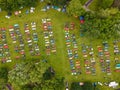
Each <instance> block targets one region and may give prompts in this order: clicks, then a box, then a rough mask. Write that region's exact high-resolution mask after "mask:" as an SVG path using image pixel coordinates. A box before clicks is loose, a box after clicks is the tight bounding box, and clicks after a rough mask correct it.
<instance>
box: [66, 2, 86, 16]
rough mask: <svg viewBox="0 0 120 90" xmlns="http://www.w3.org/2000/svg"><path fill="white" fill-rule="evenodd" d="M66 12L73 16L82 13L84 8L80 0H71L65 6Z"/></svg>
mask: <svg viewBox="0 0 120 90" xmlns="http://www.w3.org/2000/svg"><path fill="white" fill-rule="evenodd" d="M67 13H68V14H69V15H73V16H80V15H83V14H84V13H85V10H84V8H83V6H82V4H81V2H80V0H71V1H70V3H69V5H68V7H67Z"/></svg>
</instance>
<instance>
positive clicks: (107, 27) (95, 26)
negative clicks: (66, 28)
mask: <svg viewBox="0 0 120 90" xmlns="http://www.w3.org/2000/svg"><path fill="white" fill-rule="evenodd" d="M117 15H118V16H117ZM118 17H119V13H117V14H115V17H114V16H111V15H109V16H108V17H103V16H102V17H100V16H98V15H97V14H92V13H87V14H86V15H85V23H84V24H81V26H80V31H81V32H82V33H84V34H85V35H86V36H88V37H92V38H99V39H108V38H118V37H119V32H120V24H119V23H120V21H119V20H118Z"/></svg>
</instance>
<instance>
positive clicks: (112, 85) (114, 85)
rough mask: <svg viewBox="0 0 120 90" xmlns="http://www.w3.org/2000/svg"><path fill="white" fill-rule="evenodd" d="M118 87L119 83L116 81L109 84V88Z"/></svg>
mask: <svg viewBox="0 0 120 90" xmlns="http://www.w3.org/2000/svg"><path fill="white" fill-rule="evenodd" d="M116 86H118V83H116V82H115V81H113V82H110V83H109V87H113V88H115V87H116Z"/></svg>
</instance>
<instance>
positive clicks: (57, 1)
mask: <svg viewBox="0 0 120 90" xmlns="http://www.w3.org/2000/svg"><path fill="white" fill-rule="evenodd" d="M68 1H69V0H46V2H47V3H51V4H52V5H57V6H64V5H65V4H66V3H67V2H68Z"/></svg>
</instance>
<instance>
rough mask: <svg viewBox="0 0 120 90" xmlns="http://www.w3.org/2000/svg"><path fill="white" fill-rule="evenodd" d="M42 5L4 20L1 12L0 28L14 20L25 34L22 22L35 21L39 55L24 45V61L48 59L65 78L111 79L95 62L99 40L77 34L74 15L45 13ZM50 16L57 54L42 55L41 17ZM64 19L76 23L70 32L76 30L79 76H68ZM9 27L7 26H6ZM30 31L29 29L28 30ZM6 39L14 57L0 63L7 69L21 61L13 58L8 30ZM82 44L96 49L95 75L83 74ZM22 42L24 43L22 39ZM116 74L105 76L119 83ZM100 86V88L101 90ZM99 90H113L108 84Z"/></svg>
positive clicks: (12, 23)
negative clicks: (31, 53) (79, 64)
mask: <svg viewBox="0 0 120 90" xmlns="http://www.w3.org/2000/svg"><path fill="white" fill-rule="evenodd" d="M41 6H43V4H40V5H39V6H38V7H37V8H36V11H35V13H34V14H28V15H26V14H24V12H25V10H23V11H22V13H23V14H22V16H21V17H15V16H14V15H13V16H12V17H11V18H10V19H5V18H4V16H5V14H6V13H5V12H2V13H0V14H1V16H0V27H6V28H8V26H9V25H14V24H16V23H18V24H19V25H20V30H21V32H22V34H23V35H24V29H23V27H24V23H28V24H29V25H30V23H31V22H32V21H35V22H36V23H37V33H38V37H39V45H40V50H41V56H37V57H35V56H33V57H32V56H30V54H29V52H28V47H27V45H26V46H25V47H26V48H25V51H26V56H27V60H32V59H39V60H40V59H42V57H45V58H47V59H48V62H49V63H50V64H51V65H52V66H53V67H54V69H55V71H56V72H57V73H58V74H59V75H61V76H64V77H65V79H66V80H67V81H70V82H72V81H101V82H104V81H109V80H110V79H108V80H106V79H104V76H107V75H106V74H103V73H102V72H101V71H100V65H99V63H98V58H97V57H96V55H97V45H102V40H98V39H96V40H91V39H87V38H85V37H80V36H79V20H78V19H76V18H74V17H70V16H67V15H66V14H65V13H62V12H58V11H56V10H49V11H47V12H42V11H41ZM46 17H49V18H51V20H52V26H53V32H54V37H55V40H56V46H57V54H56V55H54V54H51V55H50V56H46V54H45V51H44V49H45V46H44V36H43V30H42V23H41V19H42V18H46ZM65 22H75V24H76V29H75V30H74V31H71V33H75V35H76V37H77V42H78V46H79V60H80V62H81V66H82V71H83V73H82V75H79V76H72V75H71V71H70V66H69V61H68V58H67V49H66V45H65V35H64V29H63V28H64V23H65ZM7 30H8V29H7ZM31 33H32V31H31ZM7 38H8V39H7V40H8V44H9V47H10V52H11V57H12V59H13V62H12V63H6V64H0V66H1V67H2V66H7V67H9V68H10V69H12V68H13V66H14V65H15V64H16V63H20V62H22V61H23V60H16V59H15V60H14V57H15V55H16V54H15V53H14V50H13V45H12V41H11V38H10V36H9V32H7ZM24 38H25V36H24ZM108 42H109V44H110V53H111V62H112V64H111V68H112V70H114V59H113V58H114V55H113V44H112V40H108ZM82 43H86V44H88V45H89V44H92V45H93V47H94V49H95V52H96V53H95V58H96V62H97V64H96V68H97V74H96V76H92V75H86V74H85V73H84V63H83V58H82V54H81V44H82ZM25 44H27V43H26V42H25ZM118 74H119V73H115V72H112V75H110V76H107V77H108V78H111V80H116V81H118V82H120V78H119V75H118ZM102 88H103V89H102ZM102 88H101V89H100V90H113V89H110V88H107V87H102Z"/></svg>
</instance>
